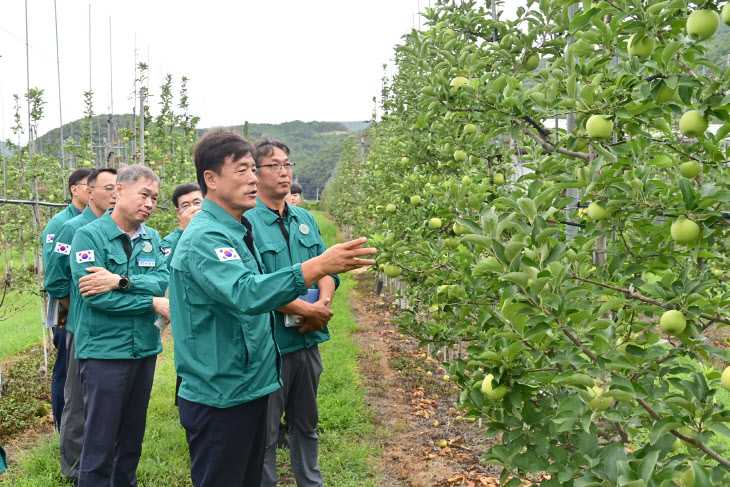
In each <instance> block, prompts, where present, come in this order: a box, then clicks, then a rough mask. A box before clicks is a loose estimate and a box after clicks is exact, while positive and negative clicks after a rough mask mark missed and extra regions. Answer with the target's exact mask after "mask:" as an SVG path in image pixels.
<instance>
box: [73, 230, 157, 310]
mask: <svg viewBox="0 0 730 487" xmlns="http://www.w3.org/2000/svg"><path fill="white" fill-rule="evenodd" d="M101 240H103V241H106V242H107V243H108V241H107V240H106V238H104V239H101ZM71 247H72V248H73V249H75V250H74V251H73V254H72V255H71V256H70V259H69V262H70V264H71V276H72V278H73V283H72V285H74V286H78V285H79V279H81V278H82V277H83V276H85V275H88V272H86V268H88V267H94V266H96V267H104V256H105V255H106V249H104V248H103V247H102V245H100V244H98V243H97V242H95V239H94V238H93V237H92V236H91V235H90V234H89V233H88V232H86V231H84V229H81V230H80V231H78V232H76V235H75V236H74V239H73V242H72V243H71ZM84 250H90V251H92V252H94V260H93V261H91V262H79V260H78V259H76V258H75V254H76V252H77V251H84ZM154 269H155V270H154V271H152V272H151V273H150V274H159V275H158V279H159V280H160V283H159V284H158V286H157V289H156V291H157V294H136V293H125V292H121V291H110V292H106V293H102V294H95V295H93V296H81V299H82V300H83V301H84V303H85V304H86V305H87V306H89V307H91V308H96V309H99V310H102V311H104V312H106V313H116V314H119V315H137V314H143V313H147V312H149V311H150V310H152V296H153V295H154V296H162V295H164V289H165V288H166V287H167V276H168V273H167V268H166V267H165V266H159V267H155V268H154ZM160 289H162V291H161V292H160V291H159V290H160Z"/></svg>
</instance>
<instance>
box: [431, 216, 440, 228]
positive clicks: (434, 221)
mask: <svg viewBox="0 0 730 487" xmlns="http://www.w3.org/2000/svg"><path fill="white" fill-rule="evenodd" d="M428 228H430V229H431V230H437V229H439V228H441V218H436V217H434V218H431V219H430V220H429V221H428Z"/></svg>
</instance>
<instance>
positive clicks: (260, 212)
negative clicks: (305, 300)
mask: <svg viewBox="0 0 730 487" xmlns="http://www.w3.org/2000/svg"><path fill="white" fill-rule="evenodd" d="M287 208H288V212H287V213H288V214H287V216H286V217H285V218H284V219H283V221H284V225H285V226H286V228H287V230H288V231H289V244H288V245H287V241H286V239H285V238H284V235H283V234H282V233H281V229H280V228H279V224H278V223H276V220H277V219H278V218H279V215H278V214H277V213H274V212H273V211H271V210H270V209H269V208H267V207H266V205H265V204H264V203H263V202H262V201H261V200H259V199H258V198H257V199H256V207H254V208H253V209H251V210H249V211H247V212H246V218H247V219H248V220H249V221H250V222H251V226H252V227H253V235H254V240H255V241H256V248H257V249H258V250H259V252H260V253H261V259H262V260H263V261H264V265H265V266H266V268H267V269H268V270H269V271H270V272H272V271H275V270H278V269H281V268H283V267H289V266H291V265H292V264H296V263H299V264H301V263H302V262H305V261H307V260H309V259H311V258H313V257H317V256H318V255H320V254H322V253H323V252H324V251H325V250H327V247H326V246H325V245H324V241H323V240H322V236H321V235H320V234H319V227H318V226H317V222H316V220H315V219H314V217H313V216H312V214H311V213H309V212H308V211H307V210H305V209H303V208H299V207H297V206H291V205H287ZM332 278H333V279H334V280H335V288H336V287H337V286H339V285H340V278H339V277H338V276H336V275H334V276H332ZM312 288H313V289H316V288H317V285H316V284H315V285H314V286H312ZM302 294H303V293H302ZM274 322H275V329H276V343H277V345H279V350H281V354H282V355H286V354H288V353H292V352H295V351H297V350H301V349H302V348H309V347H312V346H314V345H316V344H318V343H322V342H326V341H327V340H329V339H330V333H329V330H328V328H327V327H326V326H325V328H324V329H323V330H322V331H312V332H309V333H299V330H298V329H297V328H295V327H287V326H285V325H284V313H280V312H278V311H276V312H275V313H274Z"/></svg>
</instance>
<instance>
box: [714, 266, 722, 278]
mask: <svg viewBox="0 0 730 487" xmlns="http://www.w3.org/2000/svg"><path fill="white" fill-rule="evenodd" d="M711 270H712V275H713V276H715V277H722V275H723V274H724V272H722V270H720V269H718V268H717V267H713V268H712V269H711Z"/></svg>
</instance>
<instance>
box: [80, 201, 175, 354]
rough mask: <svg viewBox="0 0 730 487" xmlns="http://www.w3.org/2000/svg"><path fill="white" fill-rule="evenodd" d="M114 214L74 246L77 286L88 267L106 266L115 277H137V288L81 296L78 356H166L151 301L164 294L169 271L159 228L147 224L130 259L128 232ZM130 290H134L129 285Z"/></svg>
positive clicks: (97, 223) (83, 231) (89, 229)
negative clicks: (127, 251) (117, 221)
mask: <svg viewBox="0 0 730 487" xmlns="http://www.w3.org/2000/svg"><path fill="white" fill-rule="evenodd" d="M110 215H111V214H110V213H105V214H104V215H103V216H102V217H101V218H98V219H97V220H94V221H93V222H91V223H89V224H88V225H86V226H84V227H82V228H80V229H79V230H78V231H77V232H76V235H75V236H74V238H73V241H72V242H71V248H72V249H73V251H72V253H71V256H70V259H69V261H70V264H71V275H72V277H73V280H74V282H73V283H72V285H73V286H78V282H79V279H80V278H81V277H83V276H85V275H87V274H88V272H86V268H87V267H94V266H101V267H104V268H105V269H107V270H109V271H110V272H112V273H114V274H120V275H127V276H129V277H130V281H131V280H132V279H135V280H134V282H135V284H134V286H135V289H133V290H132V291H134V292H130V291H126V292H123V291H110V292H107V293H103V294H97V295H94V296H88V297H81V299H80V302H81V306H80V307H79V309H78V314H77V315H76V318H75V320H76V331H75V335H76V358H79V359H87V358H95V359H139V358H144V357H148V356H151V355H156V354H158V353H160V352H162V343H161V342H160V331H159V330H158V329H157V327H156V326H154V321H155V317H156V315H155V313H154V312H153V311H152V297H153V296H164V294H165V289H166V288H167V280H168V270H167V266H166V265H164V260H165V256H164V255H163V254H162V252H161V251H160V235H159V233H157V230H154V229H152V228H149V227H146V226H143V229H144V231H145V233H144V234H142V235H140V236H138V237H137V238H135V239H134V241H133V242H131V244H130V245H131V247H132V252H131V256H130V257H129V258H127V254H126V253H125V251H124V245H123V244H122V241H123V239H126V240H127V242H129V235H127V234H125V233H123V232H122V231H121V230H119V228H118V227H117V225H116V223H114V220H112V218H111V216H110ZM130 287H131V286H130Z"/></svg>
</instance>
